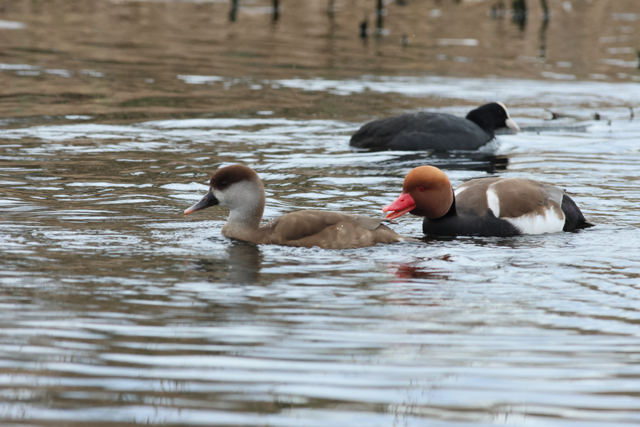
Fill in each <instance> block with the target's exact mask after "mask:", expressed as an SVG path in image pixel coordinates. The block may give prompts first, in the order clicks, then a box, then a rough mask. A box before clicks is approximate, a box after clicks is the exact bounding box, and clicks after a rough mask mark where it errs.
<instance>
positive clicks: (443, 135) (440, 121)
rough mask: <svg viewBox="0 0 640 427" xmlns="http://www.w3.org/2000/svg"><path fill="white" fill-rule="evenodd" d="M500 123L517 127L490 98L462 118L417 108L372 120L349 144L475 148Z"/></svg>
mask: <svg viewBox="0 0 640 427" xmlns="http://www.w3.org/2000/svg"><path fill="white" fill-rule="evenodd" d="M503 127H509V128H511V129H514V130H516V131H517V130H520V128H519V127H518V125H517V124H516V123H515V122H514V121H513V120H512V119H511V118H510V117H509V112H508V110H507V108H506V107H505V106H504V104H502V103H499V102H493V103H490V104H485V105H483V106H481V107H479V108H477V109H475V110H472V111H470V112H469V114H467V116H466V117H465V118H462V117H457V116H453V115H451V114H444V113H430V112H420V113H413V114H402V115H399V116H394V117H387V118H384V119H379V120H374V121H371V122H369V123H367V124H365V125H364V126H362V127H361V128H360V129H359V130H358V131H357V132H356V133H355V134H353V136H352V137H351V141H350V142H349V145H351V146H352V147H357V148H365V149H370V150H374V151H378V150H380V151H382V150H398V151H420V150H432V151H449V150H477V149H478V148H480V147H482V146H483V145H485V144H487V143H488V142H490V141H491V140H492V139H493V138H495V130H496V129H500V128H503Z"/></svg>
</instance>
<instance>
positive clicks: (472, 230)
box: [422, 210, 520, 237]
mask: <svg viewBox="0 0 640 427" xmlns="http://www.w3.org/2000/svg"><path fill="white" fill-rule="evenodd" d="M422 231H423V232H424V234H431V235H436V236H497V237H511V236H517V235H519V234H520V232H519V231H518V229H517V228H515V227H514V226H513V225H511V223H510V222H508V221H505V220H503V219H499V218H496V217H495V215H493V212H491V210H489V211H487V213H486V215H484V216H479V215H477V214H476V213H474V212H459V213H456V214H453V215H447V216H444V217H442V218H438V219H428V218H425V219H424V222H423V223H422Z"/></svg>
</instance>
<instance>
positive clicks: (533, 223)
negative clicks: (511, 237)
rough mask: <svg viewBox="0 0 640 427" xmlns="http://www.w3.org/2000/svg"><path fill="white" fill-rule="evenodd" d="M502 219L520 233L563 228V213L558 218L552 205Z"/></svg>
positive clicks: (548, 231) (550, 231)
mask: <svg viewBox="0 0 640 427" xmlns="http://www.w3.org/2000/svg"><path fill="white" fill-rule="evenodd" d="M502 219H504V220H506V221H509V222H510V223H511V224H512V225H513V226H514V227H516V228H517V229H518V230H519V231H520V232H521V233H522V234H543V233H557V232H558V231H562V229H563V228H564V215H562V218H560V217H559V216H558V213H557V211H556V210H555V209H554V208H553V207H549V208H548V209H545V210H544V211H542V212H540V213H531V214H527V215H522V216H519V217H517V218H502Z"/></svg>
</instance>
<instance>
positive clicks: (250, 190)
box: [184, 165, 413, 249]
mask: <svg viewBox="0 0 640 427" xmlns="http://www.w3.org/2000/svg"><path fill="white" fill-rule="evenodd" d="M215 205H220V206H226V207H228V208H229V219H228V220H227V223H226V224H225V225H224V227H222V234H223V235H225V236H227V237H231V238H234V239H238V240H243V241H245V242H250V243H255V244H258V245H262V244H273V245H286V246H302V247H307V248H310V247H313V246H318V247H320V248H324V249H350V248H364V247H367V246H373V245H375V244H376V243H394V242H402V241H407V240H413V239H411V238H408V237H403V236H400V235H399V234H397V233H396V232H394V231H393V230H391V229H390V228H389V227H387V226H386V225H383V224H382V221H384V219H378V218H370V217H367V216H362V215H351V214H343V213H338V212H327V211H319V210H306V211H297V212H292V213H288V214H285V215H283V216H281V217H279V218H275V219H273V220H271V221H269V222H268V223H267V224H265V225H263V226H260V222H261V220H262V214H263V212H264V206H265V194H264V186H263V184H262V181H261V180H260V178H259V177H258V174H257V173H256V172H255V171H254V170H253V169H251V168H249V167H247V166H244V165H232V166H226V167H223V168H220V169H219V170H218V171H217V172H216V173H215V174H214V175H213V177H212V178H211V182H210V184H209V192H207V194H206V195H205V196H204V198H203V199H202V200H200V201H199V202H198V203H196V204H195V205H193V206H191V207H190V208H189V209H187V210H186V211H184V214H185V215H188V214H190V213H192V212H195V211H199V210H201V209H205V208H208V207H210V206H215Z"/></svg>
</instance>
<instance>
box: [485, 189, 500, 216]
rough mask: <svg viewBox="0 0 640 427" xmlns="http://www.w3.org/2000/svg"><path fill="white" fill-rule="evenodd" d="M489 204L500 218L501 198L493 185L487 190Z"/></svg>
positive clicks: (494, 213)
mask: <svg viewBox="0 0 640 427" xmlns="http://www.w3.org/2000/svg"><path fill="white" fill-rule="evenodd" d="M487 206H489V209H491V212H493V215H494V216H495V217H496V218H500V199H499V198H498V195H497V194H496V192H495V191H494V190H493V188H491V187H489V189H488V190H487Z"/></svg>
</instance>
